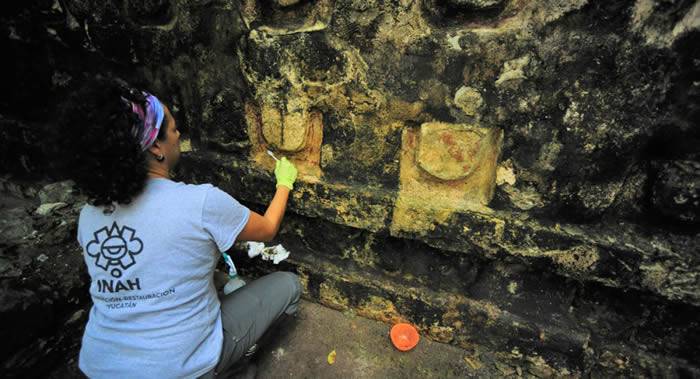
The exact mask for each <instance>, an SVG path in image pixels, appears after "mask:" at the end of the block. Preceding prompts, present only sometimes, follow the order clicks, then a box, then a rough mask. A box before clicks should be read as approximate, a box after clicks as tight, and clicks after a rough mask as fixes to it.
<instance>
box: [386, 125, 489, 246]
mask: <svg viewBox="0 0 700 379" xmlns="http://www.w3.org/2000/svg"><path fill="white" fill-rule="evenodd" d="M502 141H503V131H502V130H500V129H498V128H491V129H489V128H483V127H479V126H475V125H467V124H449V123H442V122H428V123H424V124H422V125H421V127H420V130H419V131H418V130H413V129H410V128H407V129H405V130H404V132H403V136H402V146H401V175H400V191H399V196H398V198H397V201H396V208H395V209H394V214H393V220H392V226H391V230H392V232H393V233H400V232H401V231H414V232H419V231H427V230H430V229H431V225H433V224H434V223H439V222H444V221H445V220H446V219H447V218H449V216H450V215H451V214H452V213H453V212H456V211H466V210H470V211H479V212H489V210H488V208H487V207H486V205H488V203H489V202H490V201H491V198H492V197H493V193H494V188H495V183H496V168H497V162H498V158H499V156H500V152H501V145H502Z"/></svg>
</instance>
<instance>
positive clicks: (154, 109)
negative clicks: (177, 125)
mask: <svg viewBox="0 0 700 379" xmlns="http://www.w3.org/2000/svg"><path fill="white" fill-rule="evenodd" d="M143 95H144V96H145V97H146V106H145V107H143V106H142V105H141V104H138V103H135V102H133V101H129V100H127V99H125V98H123V97H122V100H124V101H125V102H126V103H127V105H131V111H132V112H134V114H136V116H137V117H138V118H139V121H140V122H139V123H137V124H135V125H134V126H133V127H132V129H131V132H132V133H133V134H134V137H136V138H137V139H138V140H139V143H140V144H141V150H143V151H145V150H146V149H148V148H149V147H151V145H153V142H154V141H155V140H156V137H158V131H159V130H160V126H161V125H162V124H163V119H164V118H165V111H164V110H163V105H162V104H161V103H160V101H159V100H158V98H157V97H155V96H153V95H151V94H150V93H148V92H143Z"/></svg>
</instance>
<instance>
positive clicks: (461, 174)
mask: <svg viewBox="0 0 700 379" xmlns="http://www.w3.org/2000/svg"><path fill="white" fill-rule="evenodd" d="M484 137H486V134H484V133H483V132H482V131H480V130H479V129H478V128H474V127H471V126H468V125H459V124H457V125H455V124H447V123H442V122H429V123H425V124H423V126H421V131H420V142H419V144H418V151H417V152H416V162H417V163H418V166H419V167H420V168H422V169H423V170H425V171H426V172H427V173H429V174H430V175H432V176H434V177H436V178H438V179H441V180H457V179H464V178H466V177H467V176H469V175H470V174H471V173H472V172H473V171H474V168H475V167H476V166H477V165H478V164H479V161H480V159H481V158H482V157H483V152H484V151H485V150H486V147H487V144H485V143H484V142H483V139H484Z"/></svg>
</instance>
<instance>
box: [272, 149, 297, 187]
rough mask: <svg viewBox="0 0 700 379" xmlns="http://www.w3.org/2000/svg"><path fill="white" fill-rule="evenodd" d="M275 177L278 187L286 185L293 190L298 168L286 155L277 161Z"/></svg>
mask: <svg viewBox="0 0 700 379" xmlns="http://www.w3.org/2000/svg"><path fill="white" fill-rule="evenodd" d="M275 177H276V178H277V186H278V187H279V186H285V187H287V188H289V190H290V191H291V190H292V189H294V181H295V180H296V179H297V168H296V167H294V164H293V163H292V162H290V161H289V160H287V158H286V157H282V159H280V160H278V161H277V163H275Z"/></svg>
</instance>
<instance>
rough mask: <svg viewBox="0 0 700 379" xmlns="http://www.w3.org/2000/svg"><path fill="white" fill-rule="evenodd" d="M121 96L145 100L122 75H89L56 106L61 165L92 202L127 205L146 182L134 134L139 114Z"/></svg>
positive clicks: (143, 155)
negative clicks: (118, 77)
mask: <svg viewBox="0 0 700 379" xmlns="http://www.w3.org/2000/svg"><path fill="white" fill-rule="evenodd" d="M121 97H124V98H125V99H127V100H130V101H134V102H139V103H142V104H143V103H145V98H144V96H143V95H142V92H141V91H140V90H135V89H133V88H130V87H129V86H128V85H127V84H126V82H124V81H122V80H119V79H115V78H104V77H97V78H91V79H88V80H87V81H84V82H82V83H81V85H80V87H79V88H78V89H77V90H76V91H74V92H72V93H71V94H70V95H69V96H68V99H67V100H66V101H65V102H64V103H63V106H62V107H60V111H59V120H58V124H59V129H58V130H57V132H58V133H57V136H56V138H57V140H58V144H57V146H56V151H57V153H58V154H59V157H58V159H59V161H60V162H59V166H60V167H62V171H64V173H65V175H66V176H67V177H68V178H69V179H72V180H73V181H75V183H76V185H77V187H78V189H79V190H80V191H81V192H82V193H83V194H85V195H86V196H87V197H88V201H89V202H90V204H92V205H95V206H106V207H108V208H109V207H110V206H111V205H112V204H113V203H117V204H129V203H131V201H132V200H133V199H134V198H135V197H136V196H138V195H139V194H140V193H141V192H142V191H143V189H144V187H145V185H146V179H147V167H146V152H144V151H141V148H140V145H139V142H138V140H137V139H136V137H134V135H133V134H132V125H134V123H135V122H137V121H138V119H137V117H136V115H134V114H133V113H132V112H131V111H130V109H129V108H128V106H127V105H126V104H125V102H124V101H122V100H121ZM165 129H166V128H165V127H163V128H161V129H160V131H159V133H158V137H157V138H158V139H159V140H163V139H164V138H165Z"/></svg>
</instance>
